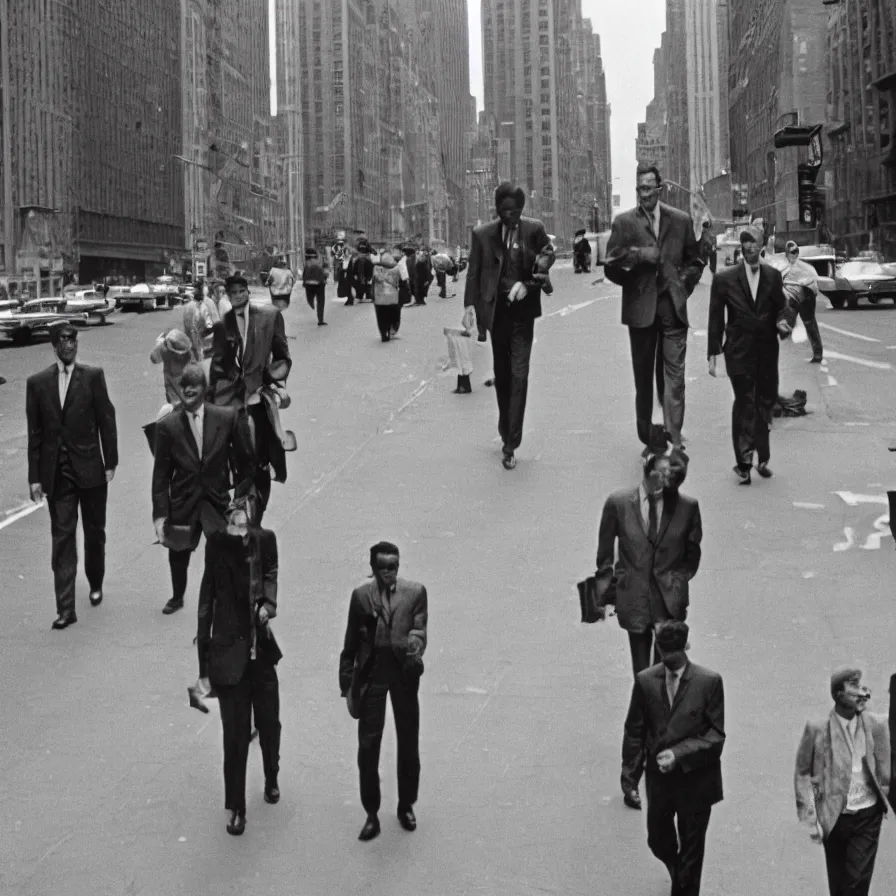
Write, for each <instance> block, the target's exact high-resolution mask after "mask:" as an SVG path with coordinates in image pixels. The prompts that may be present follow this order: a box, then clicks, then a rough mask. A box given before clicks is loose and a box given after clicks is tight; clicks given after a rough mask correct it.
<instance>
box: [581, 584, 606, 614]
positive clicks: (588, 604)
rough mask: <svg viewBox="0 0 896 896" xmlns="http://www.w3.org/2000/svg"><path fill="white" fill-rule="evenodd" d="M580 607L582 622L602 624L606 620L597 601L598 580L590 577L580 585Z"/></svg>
mask: <svg viewBox="0 0 896 896" xmlns="http://www.w3.org/2000/svg"><path fill="white" fill-rule="evenodd" d="M577 587H578V589H579V606H580V607H581V609H582V622H587V623H592V622H600V621H601V620H602V619H603V618H604V614H603V612H602V610H601V607H600V604H599V603H598V599H597V579H596V578H595V577H594V576H588V578H587V579H584V580H583V581H581V582H579V583H578V586H577Z"/></svg>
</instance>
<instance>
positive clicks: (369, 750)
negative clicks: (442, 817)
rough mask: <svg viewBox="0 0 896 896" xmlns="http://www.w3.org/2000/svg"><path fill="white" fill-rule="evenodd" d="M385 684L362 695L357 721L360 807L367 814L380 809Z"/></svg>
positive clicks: (372, 687) (373, 686) (371, 688)
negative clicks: (362, 699)
mask: <svg viewBox="0 0 896 896" xmlns="http://www.w3.org/2000/svg"><path fill="white" fill-rule="evenodd" d="M388 692H389V688H388V685H378V684H372V685H371V686H370V688H369V689H368V691H367V693H366V694H365V696H364V701H363V703H362V705H361V716H360V718H359V719H358V772H359V776H360V782H361V805H362V806H363V807H364V811H365V812H367V814H368V815H375V814H376V813H377V812H379V809H380V799H381V797H380V745H381V744H382V742H383V728H384V727H385V724H386V694H387V693H388Z"/></svg>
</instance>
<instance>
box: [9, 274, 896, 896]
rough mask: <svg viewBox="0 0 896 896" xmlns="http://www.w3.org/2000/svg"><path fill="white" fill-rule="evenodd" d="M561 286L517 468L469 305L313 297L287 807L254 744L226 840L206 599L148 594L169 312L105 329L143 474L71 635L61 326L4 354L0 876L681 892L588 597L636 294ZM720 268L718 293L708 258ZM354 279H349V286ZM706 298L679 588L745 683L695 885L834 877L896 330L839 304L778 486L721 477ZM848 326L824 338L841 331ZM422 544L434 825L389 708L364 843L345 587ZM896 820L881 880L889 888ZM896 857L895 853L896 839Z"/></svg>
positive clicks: (615, 637) (297, 320) (209, 887)
mask: <svg viewBox="0 0 896 896" xmlns="http://www.w3.org/2000/svg"><path fill="white" fill-rule="evenodd" d="M594 276H596V275H592V276H588V275H580V276H574V275H573V274H572V271H571V270H570V268H569V263H568V262H563V263H561V265H560V266H558V269H555V272H554V278H553V279H554V282H555V286H556V291H555V293H554V296H553V297H552V298H550V299H548V300H547V301H546V306H547V307H546V312H547V313H546V316H545V317H544V319H543V320H542V321H541V322H540V323H539V324H538V326H537V331H536V334H537V343H536V345H535V349H534V353H533V364H532V376H531V386H530V392H529V407H528V412H527V418H526V431H525V437H524V440H523V445H522V448H521V449H520V451H519V452H518V458H519V465H518V467H517V469H516V470H515V471H513V472H507V471H505V470H503V469H502V467H501V464H500V443H499V441H498V438H497V431H496V409H495V399H494V395H493V390H491V389H488V388H485V387H484V386H483V380H484V378H485V377H486V376H487V375H488V373H489V370H490V362H489V361H488V349H485V350H483V349H481V348H480V347H479V346H476V347H475V348H474V350H475V351H476V352H477V355H476V358H477V368H476V371H475V373H474V374H473V377H472V381H473V386H474V391H473V393H472V394H471V395H466V396H458V395H453V394H452V393H451V389H453V388H454V385H455V380H454V375H453V373H450V372H448V371H445V370H444V369H443V367H444V364H445V361H446V356H447V350H446V346H445V340H444V337H443V335H442V327H443V326H446V325H451V326H457V325H458V323H459V320H460V317H461V305H462V300H461V297H460V293H461V292H462V289H463V280H461V282H460V283H459V284H457V285H456V286H455V289H457V291H458V295H457V296H456V297H455V298H451V299H448V300H439V299H438V298H436V297H435V291H433V296H432V298H431V299H430V301H429V305H428V307H426V308H414V309H410V310H407V311H405V313H404V321H403V323H402V327H401V338H400V339H399V340H396V341H394V342H391V343H389V344H383V343H381V342H380V340H379V337H378V334H377V331H376V327H375V325H374V315H373V309H372V307H371V306H370V305H361V306H355V307H353V308H345V307H343V306H342V303H341V302H334V301H332V300H331V301H330V304H329V307H328V309H327V320H328V321H329V324H330V326H328V327H320V328H318V327H317V326H315V319H314V315H313V313H312V312H311V311H310V310H309V309H308V308H307V306H306V305H305V303H304V300H303V297H299V296H298V295H297V296H296V298H295V299H294V301H293V304H292V307H291V308H290V309H289V311H288V312H287V315H286V324H287V330H288V333H289V335H290V339H291V341H290V345H291V348H292V353H293V357H294V359H295V366H294V367H293V372H292V376H291V377H290V392H291V394H292V397H293V403H292V407H291V408H290V409H289V410H288V411H287V412H285V415H284V416H285V421H286V425H287V426H288V427H289V428H291V429H293V430H294V431H295V433H296V435H297V438H298V443H299V450H298V452H297V453H295V454H293V455H292V456H291V457H290V472H289V481H288V482H287V483H286V484H285V485H276V484H275V485H274V492H273V497H272V500H271V506H270V511H269V514H268V516H267V517H266V524H268V525H270V526H271V527H272V528H274V529H275V530H276V532H277V534H278V538H279V543H280V555H281V571H280V595H281V596H280V614H279V616H278V619H277V620H276V623H275V629H276V631H277V636H278V639H279V641H280V643H281V646H282V648H283V651H284V654H285V658H284V660H283V661H282V663H281V664H280V667H279V671H280V679H281V698H282V721H283V742H282V762H281V767H282V771H281V776H280V787H281V790H282V792H283V798H282V800H281V802H280V803H279V805H277V806H268V805H266V804H265V803H264V802H263V799H262V784H263V782H262V774H261V758H260V755H259V752H258V748H257V746H253V748H252V752H251V754H250V773H249V805H248V815H247V820H248V824H247V830H246V833H245V835H244V836H243V837H242V838H233V837H229V836H228V835H227V834H226V832H225V830H224V828H225V823H226V818H227V816H226V813H225V811H224V808H223V781H222V774H221V759H222V749H221V734H220V725H219V721H218V717H217V709H216V708H215V707H213V709H212V713H211V714H210V715H208V716H203V715H201V714H199V713H197V712H196V711H195V710H191V709H190V708H189V707H188V705H187V695H186V687H187V685H188V684H189V683H191V681H192V680H193V679H194V678H195V674H196V667H195V658H194V657H195V654H194V649H193V647H192V643H191V642H192V638H193V635H194V633H195V628H196V624H195V607H196V589H197V584H198V578H199V562H198V560H194V564H193V567H192V569H191V583H190V588H189V590H188V595H187V598H188V599H187V608H186V610H185V611H183V612H181V613H178V614H176V615H174V616H172V617H166V616H163V615H162V613H161V609H162V606H163V604H164V603H165V601H166V600H167V599H168V597H169V596H170V592H169V583H168V568H167V563H166V558H165V554H164V552H163V550H162V549H161V548H160V547H159V546H157V545H153V541H154V540H155V537H154V533H153V528H152V520H151V512H150V487H149V479H150V470H151V458H150V455H149V452H148V450H147V447H146V444H145V441H144V437H143V434H142V432H141V429H140V426H141V424H143V423H145V422H147V421H148V420H150V419H152V418H153V416H154V415H155V412H156V410H157V409H158V407H159V405H160V404H161V402H162V400H163V391H162V379H161V370H160V369H159V368H156V367H153V366H152V365H150V363H149V360H148V355H149V351H150V348H151V347H152V343H153V339H154V337H155V336H156V335H157V334H158V333H159V332H160V331H162V330H163V329H166V328H168V327H170V326H173V325H174V324H175V322H176V320H177V318H178V312H177V311H159V312H155V313H152V314H145V315H133V314H129V315H115V316H114V318H113V323H112V324H111V325H109V326H107V327H104V328H100V329H93V330H89V331H86V332H84V333H83V335H82V337H81V346H80V360H82V361H84V362H85V363H92V364H100V365H102V366H103V367H104V368H105V370H106V378H107V381H108V383H109V387H110V392H111V395H112V398H113V401H114V402H115V404H116V407H117V410H118V420H119V432H120V448H121V466H120V468H119V471H118V474H117V476H116V478H115V481H114V482H113V484H112V486H111V491H110V502H109V527H108V533H109V542H108V555H107V556H108V574H107V578H106V583H105V595H106V599H105V601H104V603H103V604H102V606H101V607H99V608H96V609H93V608H91V607H90V606H89V604H88V602H87V599H86V598H87V586H86V582H84V581H83V579H81V580H79V586H78V588H79V593H78V614H79V622H78V624H77V625H75V626H73V627H72V628H70V629H68V630H66V631H64V632H53V631H51V630H50V623H51V621H52V619H53V618H54V616H55V608H54V601H53V587H52V576H51V572H50V540H49V521H48V517H47V512H46V508H44V507H41V508H39V509H37V510H35V511H33V512H32V509H31V508H30V507H29V506H28V502H27V497H28V496H27V483H26V479H27V476H26V458H25V419H24V391H25V389H24V387H25V379H26V377H27V376H28V375H29V374H30V373H33V372H34V371H36V370H38V369H40V368H41V367H43V366H45V365H47V364H49V363H51V361H52V354H51V349H50V347H49V345H48V344H47V343H45V342H43V343H38V344H35V345H33V346H30V347H27V348H11V347H7V346H5V345H4V346H3V347H2V348H0V374H2V375H3V376H5V377H6V378H7V380H8V382H7V384H6V385H5V386H2V387H0V415H2V416H0V511H7V513H6V514H5V515H4V514H2V513H0V527H2V528H0V552H2V560H3V562H2V568H0V585H2V594H3V596H4V599H5V611H4V624H3V627H2V642H0V643H2V649H0V700H2V710H3V712H2V717H3V719H4V724H3V726H2V729H0V806H2V826H3V832H2V837H0V893H2V894H4V896H6V894H9V896H136V894H141V896H155V894H159V896H163V894H164V896H167V894H171V896H181V894H183V896H186V894H189V896H195V894H216V896H226V894H242V893H246V892H251V893H252V894H253V896H266V894H272V896H273V894H277V896H281V894H283V893H303V894H309V896H316V894H330V893H332V894H357V893H361V892H363V893H365V894H369V896H380V894H382V896H393V894H396V893H409V892H414V893H418V894H431V896H465V894H470V896H472V894H495V896H504V894H508V896H510V894H512V896H529V894H532V896H535V894H539V896H541V894H557V896H616V894H635V893H637V894H639V896H641V894H647V896H652V894H656V896H662V894H666V893H667V892H668V877H667V874H666V871H665V869H664V867H663V866H662V865H661V864H660V863H659V862H658V861H656V860H655V859H654V858H653V857H652V855H651V854H650V852H649V850H648V848H647V843H646V834H645V818H644V813H638V812H633V811H631V810H629V809H627V808H625V807H624V806H623V805H622V801H621V797H620V793H619V784H618V780H619V756H620V743H621V731H622V722H623V718H624V714H625V710H626V706H627V702H628V697H629V693H630V688H631V672H630V667H629V659H628V648H627V641H626V638H625V636H624V633H623V632H621V631H620V630H619V629H618V626H617V625H616V623H615V621H613V620H610V621H609V622H607V623H605V624H602V625H595V626H583V625H581V624H580V623H579V621H578V602H577V596H576V591H575V582H576V580H577V579H578V578H581V577H582V576H584V575H586V574H588V573H589V572H591V571H593V568H594V555H595V544H596V526H597V518H598V515H599V513H600V509H601V505H602V502H603V499H604V497H605V496H606V495H607V493H608V492H609V491H611V490H612V489H614V488H618V487H622V486H627V485H632V486H634V484H635V483H636V482H637V481H638V478H639V450H640V445H639V444H638V443H637V441H636V438H635V431H634V421H633V414H634V411H633V391H634V390H633V384H632V376H631V371H630V365H629V354H628V337H627V334H626V332H625V329H624V328H623V327H622V326H621V325H620V323H619V293H618V290H617V289H616V288H615V287H613V286H612V285H610V284H602V285H598V286H592V285H591V281H592V279H593V278H594ZM707 280H708V275H707ZM329 291H330V293H331V295H332V292H333V290H332V287H331V288H330V290H329ZM707 298H708V289H707V286H706V284H703V285H701V286H700V287H699V288H698V291H697V292H696V293H695V295H694V297H693V298H692V300H691V316H692V322H693V324H694V330H693V331H692V332H691V338H690V339H691V347H690V352H689V357H688V386H687V388H688V391H687V401H688V406H687V415H686V420H685V435H686V438H687V440H688V443H689V452H690V454H691V470H690V477H689V479H688V482H687V484H686V486H685V491H686V492H688V493H690V494H693V495H695V496H696V497H698V498H699V500H700V502H701V506H702V512H703V521H704V529H705V536H704V543H703V558H704V559H703V565H702V567H701V570H700V572H699V574H698V576H697V578H696V579H695V580H694V582H693V585H692V605H691V613H690V617H689V622H690V624H691V628H692V632H691V646H692V650H691V656H692V658H693V659H694V661H696V662H698V663H702V664H705V665H708V666H710V667H712V668H714V669H717V670H718V671H720V672H721V673H722V674H723V676H724V679H725V685H726V702H727V719H726V723H727V724H726V728H727V735H728V737H727V742H726V745H725V751H724V756H723V769H724V780H725V794H726V798H725V801H724V802H723V803H721V804H720V805H719V806H718V807H716V809H715V810H714V812H713V818H712V822H711V824H710V828H709V835H708V840H707V856H706V866H705V871H704V888H703V890H704V892H705V893H707V894H725V896H756V894H760V893H763V894H765V893H768V894H772V893H780V894H788V896H810V894H812V896H815V894H818V893H821V892H824V891H825V890H826V884H825V878H824V867H823V866H824V860H823V855H822V850H821V848H820V847H817V846H815V845H813V844H812V843H810V841H809V839H808V836H806V834H805V833H804V832H803V830H801V829H800V828H799V826H798V825H797V822H796V814H795V809H794V799H793V787H792V774H793V760H794V755H795V750H796V745H797V742H798V739H799V736H800V733H801V731H802V727H803V724H804V722H805V720H806V718H807V717H809V716H810V715H815V714H818V713H826V712H827V711H828V709H829V705H830V696H829V693H828V685H827V682H828V676H829V673H830V669H831V668H832V667H833V666H834V665H836V664H839V663H841V662H845V661H858V662H859V663H860V664H861V665H862V666H863V667H864V669H865V670H866V678H867V682H868V684H869V685H870V686H871V687H872V689H873V691H874V697H873V698H872V704H871V709H873V710H877V711H880V712H886V705H887V695H886V683H887V681H888V679H889V675H890V674H891V673H892V672H893V671H896V669H894V666H896V657H894V655H893V650H892V645H893V643H894V641H896V614H894V613H893V586H892V582H893V570H894V564H896V557H894V554H893V550H894V549H893V543H892V539H891V537H890V535H889V533H888V531H887V525H886V519H887V507H886V504H885V501H886V498H885V492H886V488H887V487H888V486H892V484H893V482H894V476H893V475H892V473H893V470H894V464H896V456H894V455H891V454H889V453H888V452H887V446H888V445H889V444H896V432H894V425H893V424H894V421H893V406H892V396H893V393H894V388H893V387H894V376H896V373H894V369H893V365H894V364H896V312H894V311H893V310H892V309H891V308H890V307H889V306H885V307H879V308H876V309H868V310H865V309H863V310H860V311H856V312H849V311H840V312H834V311H831V310H828V309H826V310H823V311H820V312H819V320H820V321H821V322H822V324H823V327H822V335H823V338H824V340H825V348H826V353H827V357H828V359H829V360H828V361H827V362H826V364H825V365H823V367H822V368H819V367H818V366H817V365H810V364H808V363H807V360H808V357H809V355H810V351H809V348H808V346H807V345H805V344H803V345H790V344H788V345H786V346H785V347H784V349H783V351H782V361H781V380H782V391H787V392H789V391H791V390H792V389H796V388H802V389H806V391H807V392H808V396H809V409H810V411H811V413H810V414H809V415H808V416H806V417H802V418H799V419H789V420H781V421H777V422H776V424H775V427H774V431H773V433H772V462H771V466H772V468H773V469H774V471H775V477H774V478H773V479H771V480H770V481H764V480H760V481H756V480H754V484H753V485H752V486H751V487H750V488H743V487H739V486H738V485H737V484H736V483H735V479H734V476H733V474H732V472H731V467H732V464H733V458H732V450H731V446H730V436H729V420H730V405H731V393H730V386H729V385H728V383H727V382H725V381H724V380H714V379H711V378H709V377H708V376H707V375H706V364H705V342H706V335H705V325H706V324H705V321H706V306H707ZM833 328H836V329H833ZM381 538H386V539H389V540H392V541H395V542H396V543H398V544H399V546H400V547H401V552H402V554H401V565H402V568H401V572H402V574H403V575H405V576H406V577H408V578H412V579H416V580H419V581H422V582H424V583H425V584H426V586H427V589H428V591H429V599H430V629H429V647H428V651H427V654H426V673H425V675H424V677H423V680H422V685H421V705H422V730H421V754H422V763H423V772H422V779H421V791H420V802H419V803H418V805H417V816H418V821H419V828H418V830H417V832H416V833H414V834H408V833H405V832H404V831H403V830H401V828H400V827H399V826H398V822H397V820H396V819H395V814H394V809H395V770H394V761H395V746H394V743H395V741H394V733H393V731H392V729H391V721H388V722H387V725H388V726H389V727H387V733H386V736H385V739H384V748H383V756H382V763H381V772H382V777H383V792H384V805H383V808H382V811H381V820H382V823H383V833H382V835H381V836H380V837H379V838H378V839H377V840H375V841H373V842H372V843H369V844H361V843H359V842H358V841H357V839H356V838H357V834H358V831H359V830H360V828H361V825H362V823H363V820H364V814H363V811H362V809H361V807H360V804H359V799H358V792H357V770H356V764H355V753H356V735H355V729H354V724H353V723H352V722H351V720H350V719H349V717H348V714H347V712H346V709H345V706H344V703H343V701H342V700H341V699H340V697H339V692H338V686H337V658H338V654H339V650H340V647H341V639H342V634H343V629H344V624H345V617H346V610H347V606H348V597H349V594H350V591H351V589H352V587H353V586H354V585H356V584H357V583H358V582H360V581H363V580H364V579H365V577H366V574H367V573H368V569H367V567H366V558H367V549H368V547H369V545H371V544H373V543H374V542H375V541H377V540H379V539H381ZM893 824H894V822H893V821H892V820H888V821H885V823H884V830H883V833H882V837H881V841H882V849H881V853H880V856H879V859H878V867H877V871H876V874H875V881H876V882H875V884H874V887H873V892H875V893H877V894H884V893H887V892H888V887H889V886H890V885H889V884H887V881H892V880H894V879H896V859H894V851H893V849H892V843H893V837H894V830H893ZM886 844H889V845H886Z"/></svg>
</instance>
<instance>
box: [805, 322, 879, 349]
mask: <svg viewBox="0 0 896 896" xmlns="http://www.w3.org/2000/svg"><path fill="white" fill-rule="evenodd" d="M818 326H819V327H824V329H825V330H830V331H831V332H833V333H840V335H841V336H852V338H853V339H861V340H862V342H880V339H874V338H873V337H871V336H863V335H862V334H861V333H853V332H852V330H841V329H840V327H832V326H831V325H830V324H824V323H822V322H821V321H818ZM888 347H889V346H888Z"/></svg>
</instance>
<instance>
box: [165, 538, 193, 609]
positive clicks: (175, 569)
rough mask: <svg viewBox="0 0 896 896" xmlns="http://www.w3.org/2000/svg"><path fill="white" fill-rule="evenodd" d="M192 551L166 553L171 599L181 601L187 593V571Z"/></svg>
mask: <svg viewBox="0 0 896 896" xmlns="http://www.w3.org/2000/svg"><path fill="white" fill-rule="evenodd" d="M191 553H192V551H171V550H169V551H168V567H169V569H170V570H171V598H172V600H175V601H181V602H182V601H183V599H184V595H185V594H186V593H187V571H188V570H189V568H190V554H191Z"/></svg>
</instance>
